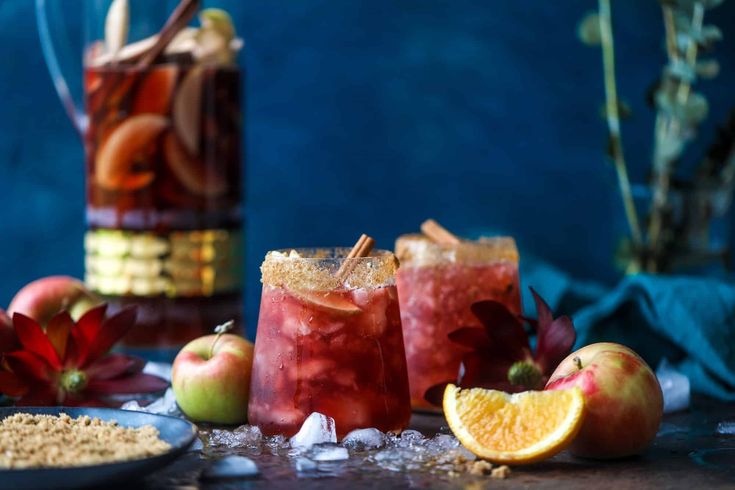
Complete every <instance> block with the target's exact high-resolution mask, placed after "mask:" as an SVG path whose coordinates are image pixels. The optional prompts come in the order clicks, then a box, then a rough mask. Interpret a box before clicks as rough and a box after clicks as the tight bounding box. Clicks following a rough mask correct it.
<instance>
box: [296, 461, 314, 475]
mask: <svg viewBox="0 0 735 490" xmlns="http://www.w3.org/2000/svg"><path fill="white" fill-rule="evenodd" d="M294 466H295V467H296V471H298V472H299V473H306V472H309V471H316V470H317V465H316V463H315V462H313V461H312V460H310V459H309V458H303V457H302V458H296V460H295V461H294Z"/></svg>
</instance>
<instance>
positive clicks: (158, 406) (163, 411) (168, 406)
mask: <svg viewBox="0 0 735 490" xmlns="http://www.w3.org/2000/svg"><path fill="white" fill-rule="evenodd" d="M120 408H122V409H123V410H134V411H136V412H147V413H155V414H157V415H171V416H174V417H181V416H182V415H183V414H182V413H181V410H179V406H178V405H177V404H176V397H175V396H174V390H172V389H171V388H168V389H167V390H166V393H164V394H163V396H162V397H161V398H158V399H157V400H154V401H153V402H152V403H149V404H148V405H145V406H141V405H140V404H139V403H138V402H137V401H136V400H131V401H129V402H125V403H123V405H122V407H120Z"/></svg>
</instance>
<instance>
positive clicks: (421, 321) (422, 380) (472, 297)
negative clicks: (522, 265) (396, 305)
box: [396, 234, 521, 411]
mask: <svg viewBox="0 0 735 490" xmlns="http://www.w3.org/2000/svg"><path fill="white" fill-rule="evenodd" d="M396 255H397V256H398V258H399V260H400V262H401V267H400V269H399V270H398V273H397V277H396V282H397V285H398V296H399V298H400V300H401V321H402V323H403V334H404V341H405V347H406V360H407V364H408V378H409V386H410V391H411V406H412V407H413V408H414V409H419V410H429V411H436V410H438V408H437V407H435V406H433V405H432V404H431V403H429V402H428V401H427V400H426V399H425V398H424V394H425V393H426V390H427V389H429V388H430V387H432V386H434V385H436V384H438V383H443V382H446V381H451V382H455V381H456V380H457V377H458V373H459V369H460V364H461V362H462V356H463V355H464V354H465V353H466V352H467V349H465V348H464V347H462V346H459V345H457V344H454V343H453V342H451V341H450V340H449V338H448V337H447V335H448V334H449V333H450V332H451V331H453V330H455V329H458V328H460V327H482V325H481V324H480V323H479V321H478V320H477V318H475V317H474V315H473V314H472V312H471V311H470V306H471V305H472V303H474V302H476V301H480V300H485V299H492V300H495V301H499V302H502V303H504V304H505V305H506V306H507V307H508V308H509V309H510V310H511V311H513V312H515V313H520V311H521V296H520V285H519V275H518V250H517V249H516V246H515V242H514V241H513V239H512V238H487V239H481V240H479V241H466V240H465V241H461V242H459V243H457V244H453V245H441V244H438V243H435V242H433V241H432V240H430V239H429V238H428V237H426V236H424V235H418V234H416V235H403V236H401V237H399V238H398V240H397V242H396Z"/></svg>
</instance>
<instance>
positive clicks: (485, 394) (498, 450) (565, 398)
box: [443, 384, 584, 464]
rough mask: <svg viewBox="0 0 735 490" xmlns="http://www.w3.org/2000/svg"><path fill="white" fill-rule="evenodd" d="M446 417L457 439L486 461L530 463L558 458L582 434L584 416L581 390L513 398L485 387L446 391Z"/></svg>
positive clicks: (531, 393) (546, 392)
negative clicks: (559, 453) (580, 430)
mask: <svg viewBox="0 0 735 490" xmlns="http://www.w3.org/2000/svg"><path fill="white" fill-rule="evenodd" d="M443 406H444V416H445V417H446V418H447V422H448V423H449V427H450V428H451V429H452V432H454V435H455V436H457V439H459V441H460V442H461V443H462V444H463V445H464V446H465V447H466V448H467V449H469V450H470V451H472V452H473V453H474V454H476V455H477V456H479V457H480V458H483V459H487V460H489V461H492V462H495V463H504V464H525V463H533V462H536V461H539V460H542V459H546V458H548V457H551V456H553V455H554V454H556V453H558V452H559V451H561V450H562V449H564V448H565V447H566V446H568V445H569V444H570V443H571V442H572V439H574V437H575V436H576V435H577V433H578V432H579V429H580V428H581V427H582V420H583V417H584V396H583V394H582V391H581V390H580V389H579V388H572V389H569V390H559V391H527V392H524V393H516V394H513V395H509V394H507V393H504V392H502V391H495V390H486V389H482V388H471V389H460V388H458V387H456V386H454V385H452V384H450V385H448V386H447V388H446V390H445V391H444V403H443Z"/></svg>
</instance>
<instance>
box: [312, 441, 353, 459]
mask: <svg viewBox="0 0 735 490" xmlns="http://www.w3.org/2000/svg"><path fill="white" fill-rule="evenodd" d="M306 456H308V458H309V459H311V460H312V461H343V460H345V459H349V457H350V454H349V453H348V452H347V449H345V448H343V447H342V446H338V445H337V444H336V443H334V442H326V443H322V444H315V445H313V446H312V447H311V449H309V451H308V452H307V453H306Z"/></svg>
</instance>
